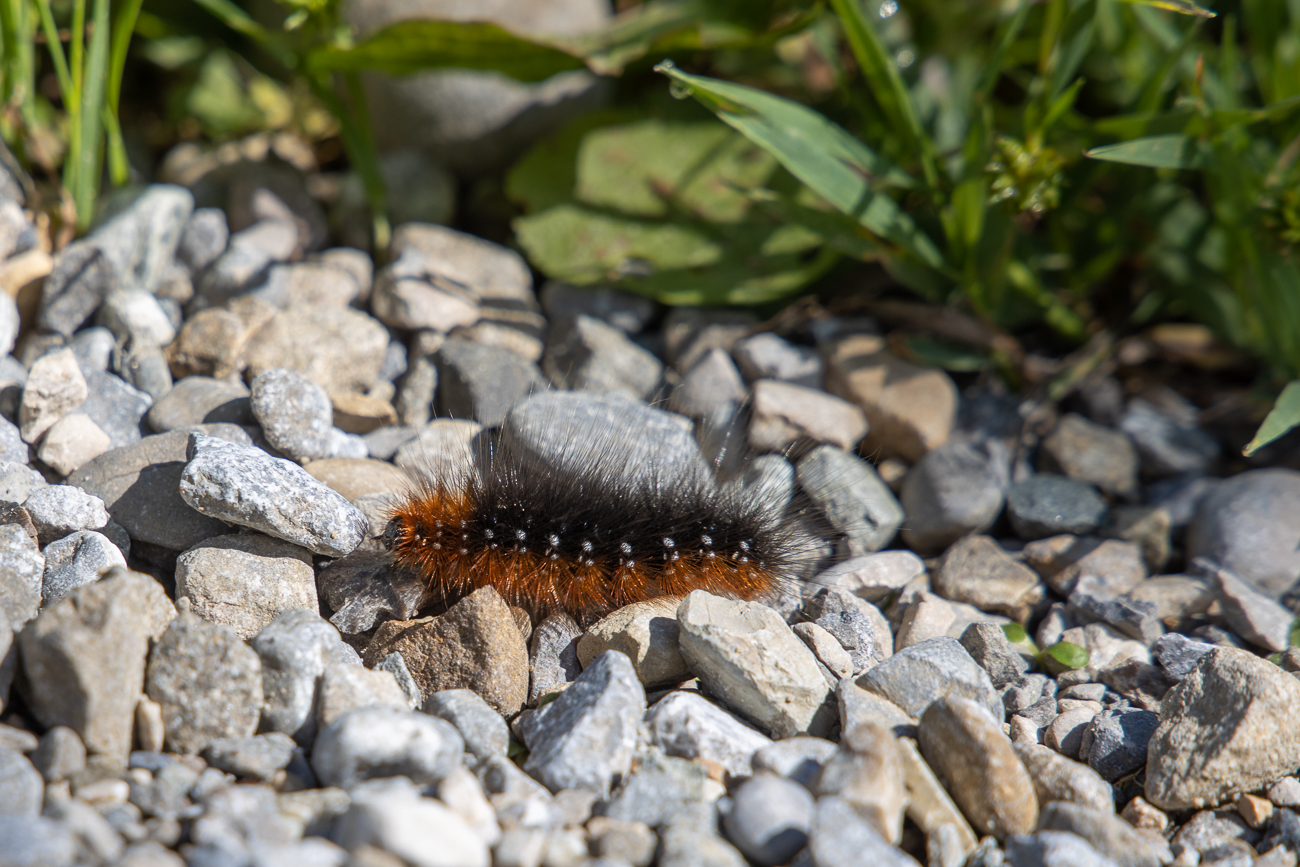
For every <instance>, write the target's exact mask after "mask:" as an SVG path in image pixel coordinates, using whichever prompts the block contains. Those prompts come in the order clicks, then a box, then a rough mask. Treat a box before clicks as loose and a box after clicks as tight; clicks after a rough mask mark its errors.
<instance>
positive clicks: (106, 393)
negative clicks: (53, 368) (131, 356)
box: [77, 370, 153, 449]
mask: <svg viewBox="0 0 1300 867" xmlns="http://www.w3.org/2000/svg"><path fill="white" fill-rule="evenodd" d="M84 373H85V377H86V391H87V395H86V399H85V400H84V401H82V402H81V405H80V406H78V407H77V412H79V413H82V414H83V415H85V416H86V417H88V418H89V419H90V420H91V421H93V422H94V423H95V424H96V426H98V427H99V429H100V430H102V431H103V432H104V433H106V434H108V440H109V443H110V444H111V445H112V447H113V448H115V449H119V448H121V447H122V446H129V445H130V444H131V443H136V442H139V441H140V436H141V434H140V420H141V419H142V418H144V417H145V414H146V413H147V412H149V408H150V407H152V406H153V398H152V397H150V396H149V395H148V394H146V393H145V392H143V391H141V390H139V389H137V388H135V387H134V386H131V385H129V384H128V383H127V382H126V381H125V380H123V379H122V378H121V377H120V376H115V375H114V374H111V373H108V372H107V371H103V370H92V371H89V372H84Z"/></svg>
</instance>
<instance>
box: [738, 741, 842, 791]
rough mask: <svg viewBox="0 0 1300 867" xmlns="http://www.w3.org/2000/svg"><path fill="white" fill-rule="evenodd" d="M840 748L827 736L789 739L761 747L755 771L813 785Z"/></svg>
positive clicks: (801, 783) (755, 761)
mask: <svg viewBox="0 0 1300 867" xmlns="http://www.w3.org/2000/svg"><path fill="white" fill-rule="evenodd" d="M837 749H838V747H836V746H835V744H834V743H833V742H832V741H828V740H825V739H824V738H812V737H794V738H786V739H785V740H783V741H776V742H775V743H770V744H768V745H767V746H765V747H762V748H761V749H759V750H758V751H757V752H755V753H754V755H753V758H752V759H751V763H752V765H753V769H754V772H755V773H758V772H762V771H767V772H769V773H773V774H776V775H778V776H781V777H787V778H789V779H791V780H794V781H795V782H796V783H798V784H799V785H801V786H804V787H806V788H811V787H812V786H813V785H814V784H815V783H816V782H817V778H818V777H819V776H820V775H821V772H822V768H823V767H824V766H825V765H826V762H827V761H828V760H829V759H830V758H831V756H833V755H835V752H836V750H837Z"/></svg>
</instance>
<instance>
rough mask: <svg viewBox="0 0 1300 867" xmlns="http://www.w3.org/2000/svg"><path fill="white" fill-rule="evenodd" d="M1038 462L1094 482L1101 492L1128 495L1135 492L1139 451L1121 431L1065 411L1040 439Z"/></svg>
mask: <svg viewBox="0 0 1300 867" xmlns="http://www.w3.org/2000/svg"><path fill="white" fill-rule="evenodd" d="M1039 464H1040V465H1041V466H1042V468H1043V469H1044V470H1046V471H1048V472H1059V473H1061V474H1062V475H1065V476H1067V477H1069V478H1071V479H1077V480H1078V481H1080V482H1087V483H1088V484H1092V485H1096V486H1097V487H1098V488H1100V489H1101V491H1102V492H1103V493H1106V494H1112V495H1115V496H1118V497H1126V498H1131V497H1133V496H1134V495H1135V494H1136V493H1137V482H1138V478H1137V476H1138V454H1137V449H1136V448H1135V447H1134V445H1133V441H1132V440H1131V439H1129V438H1128V436H1127V435H1126V434H1124V433H1122V432H1120V431H1117V430H1113V429H1112V428H1109V427H1105V426H1103V425H1099V424H1096V423H1094V422H1091V421H1088V420H1087V419H1086V418H1084V417H1083V416H1081V415H1078V414H1077V413H1067V414H1066V415H1064V416H1062V418H1061V420H1060V422H1058V423H1057V425H1056V430H1054V431H1052V433H1051V434H1050V435H1049V436H1047V437H1046V438H1045V439H1044V440H1043V445H1042V450H1041V451H1040V452H1039Z"/></svg>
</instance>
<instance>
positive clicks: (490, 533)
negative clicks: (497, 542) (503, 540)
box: [483, 530, 497, 539]
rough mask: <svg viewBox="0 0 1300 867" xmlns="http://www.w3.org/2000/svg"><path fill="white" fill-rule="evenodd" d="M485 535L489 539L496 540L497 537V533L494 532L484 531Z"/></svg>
mask: <svg viewBox="0 0 1300 867" xmlns="http://www.w3.org/2000/svg"><path fill="white" fill-rule="evenodd" d="M483 535H484V536H486V537H487V538H489V539H495V538H496V536H497V534H496V532H495V531H493V530H484V531H483Z"/></svg>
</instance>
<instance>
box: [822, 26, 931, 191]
mask: <svg viewBox="0 0 1300 867" xmlns="http://www.w3.org/2000/svg"><path fill="white" fill-rule="evenodd" d="M831 7H832V8H833V9H834V10H835V14H836V15H838V16H839V18H840V24H841V25H842V26H843V27H844V35H845V36H846V37H848V40H849V47H850V48H851V49H852V50H853V56H854V57H855V58H857V61H858V66H859V67H861V69H862V77H863V78H865V79H866V81H867V86H868V87H870V88H871V94H872V96H874V97H875V98H876V102H877V103H878V104H879V105H880V110H881V111H882V112H884V114H885V118H886V120H888V122H889V126H890V129H891V131H892V132H893V133H894V134H895V135H897V136H900V137H902V138H903V139H904V140H905V141H906V142H907V144H908V149H909V150H913V151H915V152H916V154H917V156H918V158H919V159H920V161H921V172H922V174H924V175H925V183H926V185H927V186H929V187H930V189H931V190H936V189H937V188H938V186H939V169H938V166H937V165H936V164H935V158H934V142H932V141H931V140H930V137H929V136H928V135H926V133H925V129H924V128H923V127H922V126H921V121H920V119H919V118H918V117H917V116H916V110H915V108H914V107H913V106H912V97H911V95H910V94H909V93H908V92H907V86H906V85H905V84H903V76H902V75H901V74H899V72H898V64H897V63H895V62H894V58H892V57H890V56H889V52H887V51H886V50H885V46H884V44H883V43H881V41H880V37H879V36H878V35H877V34H876V29H875V28H874V27H873V26H872V25H871V22H870V21H869V20H867V16H866V13H865V12H863V10H862V2H861V0H831Z"/></svg>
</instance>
